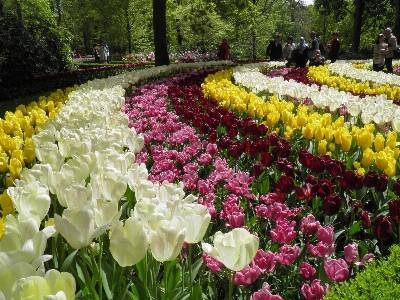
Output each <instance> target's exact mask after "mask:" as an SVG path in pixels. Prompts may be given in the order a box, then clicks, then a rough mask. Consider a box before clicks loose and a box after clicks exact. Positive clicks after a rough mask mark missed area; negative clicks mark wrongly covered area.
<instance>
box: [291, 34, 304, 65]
mask: <svg viewBox="0 0 400 300" xmlns="http://www.w3.org/2000/svg"><path fill="white" fill-rule="evenodd" d="M293 59H294V62H295V63H296V68H305V67H306V65H307V61H308V45H307V43H306V41H305V40H304V37H300V42H299V43H298V44H297V46H296V49H295V50H294V56H293Z"/></svg>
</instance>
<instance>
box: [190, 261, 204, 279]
mask: <svg viewBox="0 0 400 300" xmlns="http://www.w3.org/2000/svg"><path fill="white" fill-rule="evenodd" d="M202 265H203V258H201V257H200V258H199V259H198V260H197V261H196V262H195V263H194V264H192V281H193V280H194V279H195V278H196V276H197V273H198V272H199V270H200V268H201V266H202Z"/></svg>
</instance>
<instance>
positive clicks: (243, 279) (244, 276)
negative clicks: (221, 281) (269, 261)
mask: <svg viewBox="0 0 400 300" xmlns="http://www.w3.org/2000/svg"><path fill="white" fill-rule="evenodd" d="M261 273H262V270H261V269H260V268H259V267H257V266H256V265H254V264H251V265H250V266H247V267H245V268H244V269H243V270H241V271H239V272H236V274H235V280H234V284H235V285H249V284H252V283H253V282H254V281H256V280H257V278H258V277H259V276H260V275H261Z"/></svg>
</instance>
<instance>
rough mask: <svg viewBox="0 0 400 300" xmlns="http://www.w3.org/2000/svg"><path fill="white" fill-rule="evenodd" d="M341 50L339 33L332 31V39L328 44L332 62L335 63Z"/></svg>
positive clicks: (329, 57) (329, 56)
mask: <svg viewBox="0 0 400 300" xmlns="http://www.w3.org/2000/svg"><path fill="white" fill-rule="evenodd" d="M339 51H340V41H339V33H338V32H337V31H334V32H333V33H332V40H331V42H330V44H329V45H328V59H330V60H331V63H334V62H335V61H336V60H337V59H338V57H339Z"/></svg>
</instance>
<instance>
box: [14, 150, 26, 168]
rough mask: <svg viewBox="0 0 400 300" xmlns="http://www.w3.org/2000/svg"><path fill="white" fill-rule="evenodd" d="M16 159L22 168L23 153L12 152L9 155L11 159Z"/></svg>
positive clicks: (18, 151) (23, 165) (23, 162)
mask: <svg viewBox="0 0 400 300" xmlns="http://www.w3.org/2000/svg"><path fill="white" fill-rule="evenodd" d="M13 158H15V159H18V160H19V161H20V163H21V165H22V167H23V168H24V167H25V160H24V151H23V150H14V151H13V152H12V153H11V159H13Z"/></svg>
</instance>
